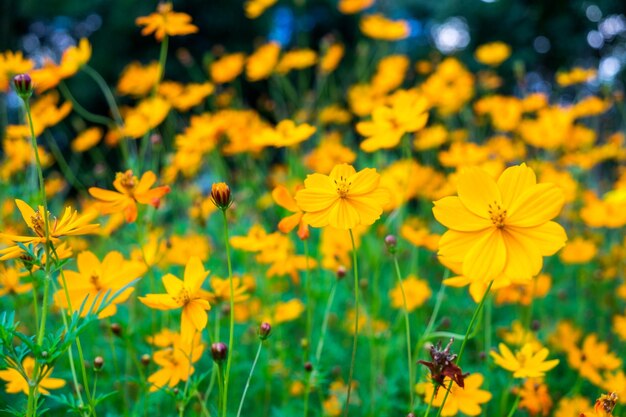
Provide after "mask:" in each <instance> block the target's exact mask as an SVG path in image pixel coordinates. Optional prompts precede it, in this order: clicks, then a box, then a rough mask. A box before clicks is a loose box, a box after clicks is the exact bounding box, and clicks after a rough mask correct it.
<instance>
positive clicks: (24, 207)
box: [15, 199, 35, 229]
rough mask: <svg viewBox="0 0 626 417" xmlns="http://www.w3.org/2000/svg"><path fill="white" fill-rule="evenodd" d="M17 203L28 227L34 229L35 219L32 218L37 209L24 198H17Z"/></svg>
mask: <svg viewBox="0 0 626 417" xmlns="http://www.w3.org/2000/svg"><path fill="white" fill-rule="evenodd" d="M15 204H16V205H17V208H18V210H19V211H20V213H21V214H22V217H23V218H24V221H25V222H26V224H27V225H28V227H30V228H31V229H32V228H33V221H32V220H31V219H32V218H33V217H34V216H35V210H33V208H32V207H31V206H29V205H28V204H26V202H25V201H23V200H19V199H15Z"/></svg>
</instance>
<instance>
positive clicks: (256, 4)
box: [243, 0, 278, 19]
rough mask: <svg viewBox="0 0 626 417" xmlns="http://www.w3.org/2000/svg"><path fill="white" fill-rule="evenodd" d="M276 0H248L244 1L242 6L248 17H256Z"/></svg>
mask: <svg viewBox="0 0 626 417" xmlns="http://www.w3.org/2000/svg"><path fill="white" fill-rule="evenodd" d="M277 1H278V0H248V1H246V2H245V3H244V5H243V8H244V11H245V12H246V17H247V18H248V19H256V18H257V17H259V16H261V15H262V14H263V13H264V12H265V10H267V9H268V8H270V7H272V6H273V5H274V4H275V3H276V2H277Z"/></svg>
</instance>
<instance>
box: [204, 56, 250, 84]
mask: <svg viewBox="0 0 626 417" xmlns="http://www.w3.org/2000/svg"><path fill="white" fill-rule="evenodd" d="M245 62H246V55H245V54H244V53H241V52H238V53H234V54H227V55H224V56H222V57H220V58H219V59H218V60H216V61H214V62H212V63H211V66H210V67H209V72H210V73H211V79H212V80H213V82H214V83H215V84H224V83H229V82H231V81H233V80H234V79H235V78H237V77H238V76H239V74H241V72H242V71H243V66H244V64H245Z"/></svg>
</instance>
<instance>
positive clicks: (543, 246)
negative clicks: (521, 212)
mask: <svg viewBox="0 0 626 417" xmlns="http://www.w3.org/2000/svg"><path fill="white" fill-rule="evenodd" d="M506 230H507V233H510V234H511V235H512V236H513V237H514V238H515V239H516V240H518V241H520V242H523V243H522V244H523V245H524V246H531V245H534V246H535V247H536V248H537V249H538V250H539V253H541V255H542V256H550V255H554V254H555V253H556V252H557V251H558V250H559V249H561V248H562V247H563V246H565V242H567V234H566V233H565V229H563V227H562V226H561V225H560V224H558V223H556V222H547V223H544V224H542V225H541V226H537V227H514V226H510V227H509V226H507V227H506Z"/></svg>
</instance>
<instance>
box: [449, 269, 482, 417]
mask: <svg viewBox="0 0 626 417" xmlns="http://www.w3.org/2000/svg"><path fill="white" fill-rule="evenodd" d="M492 285H493V281H490V282H489V285H488V286H487V289H486V290H485V293H484V294H483V298H481V300H480V303H479V304H478V306H477V307H476V310H474V314H473V315H472V320H470V324H469V326H467V330H466V332H465V337H464V338H463V343H461V349H459V355H458V356H457V359H456V363H457V364H458V363H460V362H461V357H462V356H463V352H464V351H465V346H466V345H467V341H468V340H469V335H470V333H471V332H472V328H473V327H474V323H475V322H476V319H477V318H478V316H479V314H480V312H481V311H482V309H483V305H484V304H485V300H486V299H487V296H488V295H489V291H491V286H492ZM453 383H454V381H450V383H449V384H448V388H447V389H446V394H445V395H444V397H443V402H442V403H441V406H440V407H439V411H437V417H440V416H441V412H442V411H443V407H444V405H446V400H447V399H448V395H449V394H450V389H451V388H452V384H453Z"/></svg>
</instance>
